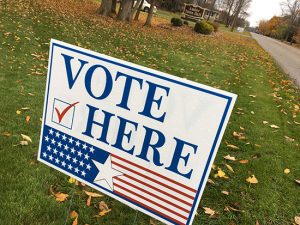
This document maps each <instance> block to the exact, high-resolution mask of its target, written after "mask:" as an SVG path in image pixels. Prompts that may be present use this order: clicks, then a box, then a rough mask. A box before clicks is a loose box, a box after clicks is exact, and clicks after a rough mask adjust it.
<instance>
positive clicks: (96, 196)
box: [84, 191, 103, 198]
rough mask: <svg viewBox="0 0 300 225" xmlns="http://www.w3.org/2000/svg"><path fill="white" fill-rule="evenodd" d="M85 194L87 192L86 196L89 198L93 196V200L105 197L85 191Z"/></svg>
mask: <svg viewBox="0 0 300 225" xmlns="http://www.w3.org/2000/svg"><path fill="white" fill-rule="evenodd" d="M84 192H85V194H86V195H87V196H91V197H93V198H98V197H103V195H100V194H98V193H94V192H89V191H84Z"/></svg>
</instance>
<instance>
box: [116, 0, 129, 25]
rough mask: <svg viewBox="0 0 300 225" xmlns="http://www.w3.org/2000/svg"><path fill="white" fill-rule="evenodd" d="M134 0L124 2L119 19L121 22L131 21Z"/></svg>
mask: <svg viewBox="0 0 300 225" xmlns="http://www.w3.org/2000/svg"><path fill="white" fill-rule="evenodd" d="M132 5H133V0H122V2H121V5H120V9H119V12H118V16H117V18H118V19H119V20H121V21H129V17H130V13H131V10H132Z"/></svg>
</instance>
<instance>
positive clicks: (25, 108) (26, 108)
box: [21, 107, 29, 110]
mask: <svg viewBox="0 0 300 225" xmlns="http://www.w3.org/2000/svg"><path fill="white" fill-rule="evenodd" d="M21 109H22V110H29V107H22V108H21Z"/></svg>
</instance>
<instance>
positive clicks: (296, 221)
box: [294, 216, 300, 225]
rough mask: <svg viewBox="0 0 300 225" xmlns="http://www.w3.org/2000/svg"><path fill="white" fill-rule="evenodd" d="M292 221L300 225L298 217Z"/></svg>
mask: <svg viewBox="0 0 300 225" xmlns="http://www.w3.org/2000/svg"><path fill="white" fill-rule="evenodd" d="M294 220H295V223H296V224H297V225H300V216H295V218H294Z"/></svg>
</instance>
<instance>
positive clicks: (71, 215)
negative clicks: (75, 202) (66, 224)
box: [70, 210, 78, 225]
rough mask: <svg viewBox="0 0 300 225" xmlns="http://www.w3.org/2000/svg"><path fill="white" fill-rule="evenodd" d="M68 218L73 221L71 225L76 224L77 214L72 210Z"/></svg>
mask: <svg viewBox="0 0 300 225" xmlns="http://www.w3.org/2000/svg"><path fill="white" fill-rule="evenodd" d="M70 217H71V219H74V220H73V223H72V225H77V224H78V213H77V212H76V211H75V210H73V211H72V212H71V213H70Z"/></svg>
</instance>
